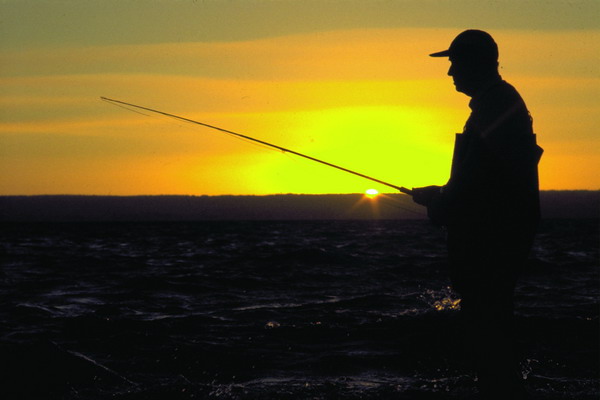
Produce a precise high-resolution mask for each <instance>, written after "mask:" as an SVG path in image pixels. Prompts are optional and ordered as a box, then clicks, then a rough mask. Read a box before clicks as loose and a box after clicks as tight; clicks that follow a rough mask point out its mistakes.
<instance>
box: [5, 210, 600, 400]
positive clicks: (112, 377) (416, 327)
mask: <svg viewBox="0 0 600 400" xmlns="http://www.w3.org/2000/svg"><path fill="white" fill-rule="evenodd" d="M1 232H2V233H1V236H2V243H1V251H2V254H1V255H2V258H1V262H2V267H1V271H0V278H1V286H0V296H1V299H2V308H1V310H0V324H1V328H0V329H1V330H0V338H1V342H0V357H1V362H2V368H3V369H4V372H3V373H2V374H1V375H0V376H1V377H0V379H3V380H4V382H2V384H1V385H0V387H1V389H0V391H1V392H0V395H2V398H6V399H10V398H15V399H19V398H23V399H29V398H43V399H105V398H110V399H189V398H194V399H471V398H474V393H475V389H474V388H475V383H474V381H473V374H472V373H471V371H470V370H469V368H468V364H467V363H466V362H465V361H463V358H462V357H461V352H460V346H458V345H457V343H458V342H459V337H458V329H457V326H456V322H455V316H456V312H457V311H456V310H455V305H456V300H457V297H456V295H455V294H453V293H452V292H451V290H450V289H449V288H448V284H449V283H448V281H447V278H446V275H445V249H444V243H443V240H444V238H443V232H441V231H439V230H438V229H437V228H435V227H432V226H430V225H428V224H427V223H426V222H423V221H401V222H399V221H328V222H210V223H202V222H196V223H172V222H166V223H119V224H106V223H103V224H100V223H98V224H94V223H71V224H20V225H17V224H14V225H10V224H9V225H6V224H5V225H3V226H2V231H1ZM598 252H599V235H598V221H595V220H551V221H545V222H544V223H543V226H542V227H541V229H540V235H539V237H538V239H537V242H536V245H535V249H534V253H533V255H532V260H531V265H530V267H529V270H528V271H527V273H526V275H525V276H524V277H523V279H522V280H521V282H520V284H519V287H518V291H517V302H518V330H519V343H520V346H521V347H522V349H523V350H522V353H523V362H522V372H523V375H524V376H526V377H527V383H528V386H529V389H530V391H531V392H532V393H533V394H534V395H535V398H538V399H597V398H598V396H599V394H600V390H599V386H598V376H599V365H598V363H599V362H598V360H599V352H598V347H599V346H598V344H599V343H598V341H599V336H598V331H599V329H598V328H599V320H598V316H599V298H598V294H599V282H600V281H599V254H598Z"/></svg>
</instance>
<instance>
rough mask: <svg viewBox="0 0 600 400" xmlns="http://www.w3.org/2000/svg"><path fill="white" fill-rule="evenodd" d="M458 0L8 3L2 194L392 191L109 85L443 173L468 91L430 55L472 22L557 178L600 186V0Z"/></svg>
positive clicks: (560, 182)
mask: <svg viewBox="0 0 600 400" xmlns="http://www.w3.org/2000/svg"><path fill="white" fill-rule="evenodd" d="M448 3H449V2H442V1H437V2H436V1H429V2H425V3H421V4H426V5H425V6H419V5H418V4H419V3H418V2H414V1H409V0H404V1H399V2H381V1H377V0H374V1H371V2H368V1H367V2H365V1H362V2H359V1H352V0H339V1H335V0H333V1H331V2H325V3H319V2H316V1H306V2H298V1H293V0H277V1H276V0H271V1H259V0H248V1H246V2H241V1H205V2H194V1H177V0H175V1H173V2H171V3H169V4H171V6H170V7H169V8H168V9H165V8H164V7H165V2H160V1H145V2H140V1H137V2H136V1H131V2H114V1H112V0H107V1H104V2H100V1H98V2H94V1H91V2H86V3H80V2H74V1H73V2H68V1H67V2H60V3H55V2H39V3H36V4H37V7H33V6H32V5H33V3H32V2H30V1H28V0H23V1H16V0H15V1H6V2H3V3H2V4H0V11H3V14H5V15H7V18H8V19H10V21H8V19H7V20H6V21H5V23H4V24H3V26H2V28H1V29H2V30H3V31H2V35H1V36H0V37H1V38H2V39H1V43H0V105H1V107H0V109H1V110H2V111H1V112H0V194H113V195H132V194H197V195H201V194H209V195H216V194H271V193H354V192H362V191H364V190H365V189H367V188H370V187H374V188H376V189H378V190H380V191H387V192H389V191H390V190H391V189H389V188H386V187H385V186H381V185H377V184H371V183H370V182H368V181H365V180H362V179H361V178H357V177H354V176H352V175H349V174H345V173H342V172H339V171H337V170H334V169H330V168H327V167H324V166H321V165H319V164H316V163H311V162H309V161H305V160H303V159H300V158H297V157H294V156H291V155H285V154H281V153H279V152H276V151H272V150H267V149H264V148H261V147H258V146H254V145H251V144H248V143H246V142H243V141H240V140H236V139H233V138H231V137H229V136H227V135H224V134H221V133H218V132H215V131H211V130H208V129H205V128H199V127H196V126H193V125H190V124H185V123H180V122H176V121H173V120H170V119H167V118H164V117H157V116H144V115H140V114H136V113H131V112H129V111H126V110H123V109H121V108H118V107H114V106H111V105H109V104H107V103H104V102H102V101H100V100H99V97H100V96H106V97H111V98H116V99H120V100H123V101H127V102H132V103H136V104H140V105H143V106H147V107H151V108H156V109H160V110H163V111H166V112H171V113H174V114H178V115H182V116H185V117H188V118H193V119H197V120H199V121H202V122H205V123H208V124H212V125H217V126H221V127H223V128H226V129H230V130H233V131H236V132H240V133H244V134H247V135H250V136H255V137H257V138H260V139H263V140H266V141H272V142H274V143H276V144H278V145H281V146H284V147H287V148H291V149H294V150H297V151H299V152H303V153H307V154H309V155H311V156H314V157H317V158H321V159H324V160H327V161H330V162H333V163H336V164H340V165H342V166H344V167H347V168H350V169H355V170H357V171H359V172H362V173H365V174H367V175H371V176H374V177H377V178H379V179H382V180H384V181H388V182H391V183H393V184H396V185H402V186H408V187H411V186H421V185H428V184H443V183H445V181H446V179H447V178H448V173H449V164H450V159H451V152H452V144H453V143H452V142H453V136H454V133H455V132H460V131H461V130H462V126H463V124H464V121H465V120H466V118H467V117H468V113H469V109H468V100H469V99H468V98H467V97H466V96H464V95H462V94H460V93H457V92H455V91H454V88H453V85H452V82H451V80H450V78H449V77H447V76H446V72H447V68H448V61H447V60H444V59H433V58H430V57H428V56H427V54H429V53H430V52H433V51H437V50H442V49H445V48H447V46H448V44H449V43H450V41H451V40H452V39H453V38H454V36H456V34H458V33H459V32H460V31H462V30H463V29H466V28H479V29H485V30H488V31H489V32H490V33H491V34H492V35H493V36H494V37H495V39H496V41H497V42H498V44H499V47H500V64H501V74H502V75H503V77H504V78H505V79H506V80H507V81H509V82H510V83H512V84H513V85H515V86H516V87H517V88H518V90H519V91H520V92H521V94H522V95H523V97H524V98H525V101H526V102H527V104H528V107H529V109H530V111H531V113H532V115H533V118H534V128H535V130H536V132H537V133H538V142H539V143H540V144H541V145H542V147H544V149H545V155H544V157H543V159H542V162H541V164H540V174H541V188H542V189H600V174H598V172H597V171H598V170H600V168H599V167H600V158H599V157H598V149H599V148H600V147H599V146H598V145H599V144H600V143H599V142H600V139H599V138H600V136H599V135H598V133H599V132H598V126H600V121H599V117H598V116H599V115H600V103H599V100H598V99H599V96H598V94H599V89H600V79H599V78H600V77H599V76H598V65H599V64H598V61H599V60H598V57H599V54H600V34H599V32H600V30H599V26H598V22H596V21H597V19H591V18H590V13H592V14H594V13H595V14H596V15H598V11H599V10H600V7H599V6H598V2H594V1H580V2H577V1H574V2H570V3H569V4H571V5H573V4H574V5H575V6H576V7H572V6H569V7H568V6H567V3H566V2H548V1H545V2H542V1H540V2H536V1H533V2H527V4H526V5H525V6H523V7H525V8H523V7H521V8H520V9H519V8H518V7H516V5H517V4H518V2H516V1H515V2H512V1H507V2H505V5H508V6H506V7H503V8H502V10H500V9H491V8H490V7H492V6H490V5H489V4H488V5H487V6H475V4H478V3H475V2H472V1H463V2H461V1H457V2H452V3H454V4H456V7H455V8H454V9H452V10H448V9H447V8H444V7H447V4H448ZM486 3H487V2H486ZM300 4H303V5H304V6H303V7H300ZM322 4H325V5H322ZM365 4H367V5H368V7H366V6H365ZM522 4H523V3H522ZM548 4H550V5H553V7H549V6H548ZM436 5H438V6H440V7H437V8H436V7H434V6H436ZM136 6H137V8H136ZM342 6H343V7H342ZM442 6H443V7H442ZM461 7H462V8H461ZM486 7H487V8H486ZM527 7H529V9H528V8H527ZM545 7H548V8H545ZM561 7H562V8H561ZM557 8H558V9H557ZM461 10H462V13H461ZM528 12H529V14H528V15H530V18H529V19H523V16H522V14H523V13H525V14H527V13H528ZM394 13H396V14H394ZM449 13H455V15H456V16H457V17H456V18H454V19H455V20H457V21H456V22H453V23H452V24H450V23H448V22H446V21H447V18H446V17H449V16H451V15H449ZM468 13H470V14H469V15H465V14H468ZM394 15H395V17H396V18H393V17H394ZM469 16H470V17H471V18H469ZM267 17H268V18H267ZM519 18H521V19H519ZM473 21H478V22H477V23H476V24H475V23H473Z"/></svg>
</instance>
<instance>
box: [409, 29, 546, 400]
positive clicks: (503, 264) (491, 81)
mask: <svg viewBox="0 0 600 400" xmlns="http://www.w3.org/2000/svg"><path fill="white" fill-rule="evenodd" d="M431 56H432V57H449V59H450V63H451V65H450V69H449V71H448V75H449V76H451V77H452V79H453V81H454V85H455V87H456V90H457V91H459V92H462V93H464V94H466V95H467V96H469V97H471V101H470V103H469V107H470V108H471V110H472V112H471V115H470V117H469V119H468V120H467V122H466V125H465V127H464V131H463V133H462V134H457V135H456V142H455V147H454V156H453V160H452V168H451V174H450V179H449V181H448V183H447V184H446V185H445V186H442V187H440V186H428V187H424V188H415V189H413V199H414V201H415V202H417V203H419V204H422V205H424V206H426V207H427V211H428V215H429V217H430V218H431V219H432V220H433V221H434V222H435V223H438V224H441V225H443V226H445V227H446V229H447V234H448V236H447V240H448V243H447V244H448V256H449V262H450V279H451V282H452V286H453V288H454V290H456V291H457V292H458V293H459V294H460V296H461V316H462V319H463V321H464V328H465V339H466V343H467V347H468V350H469V352H470V353H471V356H472V358H473V361H474V364H475V369H476V371H477V375H478V386H479V390H480V393H481V395H482V397H483V398H485V399H503V400H507V399H521V398H525V391H524V389H523V386H522V379H521V377H520V374H519V371H518V368H517V365H518V364H517V360H516V355H515V352H514V350H513V335H514V332H513V292H514V287H515V283H516V280H517V277H518V275H519V272H520V271H521V269H522V267H523V266H524V264H525V261H526V258H527V255H528V252H529V250H530V248H531V245H532V242H533V237H534V233H535V230H536V227H537V224H538V221H539V218H540V213H539V189H538V173H537V164H538V161H539V159H540V157H541V153H542V149H541V148H540V147H538V146H537V145H536V141H535V135H534V134H533V128H532V120H531V117H530V115H529V112H528V110H527V107H526V106H525V103H524V101H523V99H522V98H521V96H520V95H519V93H518V92H517V91H516V90H515V89H514V88H513V87H512V86H511V85H509V84H508V83H507V82H505V81H503V80H502V78H501V76H500V75H499V73H498V47H497V45H496V43H495V42H494V39H493V38H492V37H491V36H490V35H489V34H488V33H486V32H483V31H479V30H467V31H464V32H462V33H461V34H459V35H458V36H457V37H456V38H455V39H454V41H452V43H451V44H450V47H449V49H448V50H445V51H441V52H438V53H433V54H431Z"/></svg>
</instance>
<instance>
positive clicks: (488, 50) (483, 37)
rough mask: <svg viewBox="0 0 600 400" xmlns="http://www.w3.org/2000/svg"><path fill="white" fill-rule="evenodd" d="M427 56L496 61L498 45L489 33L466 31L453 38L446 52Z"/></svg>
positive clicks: (473, 30) (474, 30)
mask: <svg viewBox="0 0 600 400" xmlns="http://www.w3.org/2000/svg"><path fill="white" fill-rule="evenodd" d="M429 56H431V57H450V58H454V59H470V60H475V59H479V60H489V61H497V60H498V45H497V44H496V42H495V41H494V39H493V38H492V36H491V35H490V34H489V33H487V32H484V31H480V30H477V29H468V30H466V31H464V32H461V33H460V34H459V35H458V36H456V38H454V40H453V41H452V43H450V47H449V48H448V50H443V51H438V52H437V53H432V54H430V55H429Z"/></svg>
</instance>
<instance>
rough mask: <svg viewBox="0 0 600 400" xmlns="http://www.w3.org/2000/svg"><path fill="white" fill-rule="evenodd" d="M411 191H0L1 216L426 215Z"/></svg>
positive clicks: (578, 195)
mask: <svg viewBox="0 0 600 400" xmlns="http://www.w3.org/2000/svg"><path fill="white" fill-rule="evenodd" d="M540 196H541V205H542V217H543V218H598V217H599V216H600V191H586V190H576V191H542V192H541V195H540ZM424 218H426V212H425V209H424V208H423V207H421V206H419V205H417V204H415V203H413V201H412V199H411V198H410V196H407V195H403V194H385V195H380V196H378V197H377V198H376V199H374V200H371V199H368V198H366V197H365V196H364V195H362V194H323V195H304V194H277V195H265V196H251V195H244V196H234V195H225V196H184V195H158V196H93V195H90V196H87V195H36V196H0V221H3V222H34V221H40V222H44V221H47V222H55V221H56V222H57V221H204V220H339V219H424Z"/></svg>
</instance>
